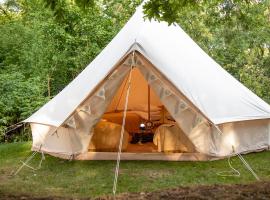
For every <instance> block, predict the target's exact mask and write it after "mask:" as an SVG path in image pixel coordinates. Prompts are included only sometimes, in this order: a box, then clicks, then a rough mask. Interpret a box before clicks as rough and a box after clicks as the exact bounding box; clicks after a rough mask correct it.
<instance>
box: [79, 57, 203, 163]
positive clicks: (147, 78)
mask: <svg viewBox="0 0 270 200" xmlns="http://www.w3.org/2000/svg"><path fill="white" fill-rule="evenodd" d="M94 102H95V104H94V105H95V106H90V107H91V109H92V110H91V112H92V113H95V112H99V113H100V114H98V115H97V116H99V115H100V116H101V117H97V123H96V124H95V125H94V126H93V128H92V137H91V140H90V143H89V146H88V152H87V153H83V154H81V155H79V156H78V157H77V159H83V160H85V159H91V160H92V159H94V160H107V159H108V160H111V159H113V158H115V157H116V155H117V152H118V151H119V142H120V140H121V133H122V134H123V137H122V156H121V159H123V160H141V159H143V160H155V159H156V160H192V159H193V157H194V160H200V159H203V160H205V159H206V158H205V157H206V155H203V154H202V153H198V152H197V151H196V148H195V146H194V145H193V143H192V142H191V141H190V139H189V138H188V137H187V133H189V132H191V131H196V128H198V127H199V129H200V130H201V129H202V126H206V129H207V126H208V121H207V120H206V119H205V118H204V117H203V116H202V115H201V114H200V113H199V111H197V110H196V109H195V108H194V107H193V106H192V104H191V103H190V102H188V101H187V99H186V98H185V97H184V96H183V95H182V94H181V93H180V91H177V90H176V88H175V87H173V85H172V84H171V83H170V82H169V80H167V79H166V78H165V77H163V76H162V74H161V73H160V72H159V71H157V70H156V69H155V67H154V66H153V65H151V63H149V62H148V61H147V59H145V58H144V57H143V56H142V55H140V54H139V53H136V55H135V54H134V53H133V54H130V55H129V56H128V57H127V59H125V60H124V61H123V63H122V64H120V65H118V67H116V68H115V69H114V70H113V71H112V73H111V74H110V75H109V77H107V78H106V80H104V82H103V83H102V84H101V85H100V86H99V88H98V89H97V92H96V95H94V96H93V97H92V98H89V100H87V102H86V103H85V104H87V105H90V104H91V103H94ZM102 102H104V103H102ZM125 106H126V107H125ZM101 107H103V109H105V111H104V112H103V113H102V114H101V110H103V109H102V108H101ZM94 110H96V111H94ZM98 110H99V111H98ZM204 128H205V127H204ZM122 129H123V130H122ZM121 130H122V131H121Z"/></svg>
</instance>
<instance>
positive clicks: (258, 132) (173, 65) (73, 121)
mask: <svg viewBox="0 0 270 200" xmlns="http://www.w3.org/2000/svg"><path fill="white" fill-rule="evenodd" d="M24 122H27V123H30V125H31V130H32V136H33V145H32V149H33V150H35V151H41V152H45V153H48V154H51V155H54V156H58V157H62V158H74V159H98V160H106V159H116V156H117V151H118V145H119V142H120V141H121V143H122V151H123V153H122V157H121V159H128V160H133V159H135V160H136V159H137V160H140V159H143V160H207V159H218V158H223V157H226V156H231V155H234V154H236V153H247V152H253V151H259V150H264V149H268V148H269V145H270V106H269V105H268V104H267V103H265V102H264V101H263V100H262V99H260V98H259V97H258V96H256V95H255V94H254V93H252V92H251V91H250V90H249V89H247V88H246V87H245V86H243V85H242V84H241V83H240V82H239V81H237V80H236V79H235V78H234V77H232V76H231V75H230V74H229V73H227V72H226V71H225V70H224V69H223V68H222V67H221V66H219V64H217V63H216V62H215V61H214V60H213V59H212V58H211V57H209V56H208V55H207V54H206V53H205V52H204V51H203V50H202V49H201V48H200V47H199V46H198V45H197V44H196V43H195V42H194V41H193V40H192V39H191V38H190V37H189V36H188V35H187V34H186V33H185V32H184V31H183V30H182V29H181V28H180V27H179V26H178V25H170V26H169V25H168V24H167V23H165V22H157V21H154V20H152V21H149V20H144V18H143V12H142V7H141V6H140V7H139V8H137V11H136V12H135V14H134V15H133V16H132V17H131V19H130V20H129V21H128V22H127V24H126V25H125V26H124V27H123V28H122V30H121V31H120V32H119V33H118V34H117V35H116V36H115V38H114V39H113V40H112V41H111V42H110V43H109V44H108V45H107V46H106V48H105V49H104V50H103V51H102V52H101V53H100V54H99V55H98V56H97V57H96V58H95V59H94V60H93V61H92V62H91V63H90V64H89V65H88V66H87V67H86V68H85V69H84V70H83V71H82V72H81V73H80V74H79V75H78V76H77V77H76V78H75V79H74V80H73V81H72V82H71V83H70V84H69V85H67V86H66V87H65V88H64V89H63V90H62V91H61V92H60V93H59V94H58V95H56V96H55V97H54V98H53V99H51V100H50V101H49V102H48V103H47V104H45V105H44V106H43V107H41V108H40V109H39V110H38V111H37V112H35V113H34V114H33V115H32V116H30V117H29V118H28V119H26V120H25V121H24ZM121 134H122V136H123V137H121Z"/></svg>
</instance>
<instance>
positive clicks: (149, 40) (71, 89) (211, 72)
mask: <svg viewBox="0 0 270 200" xmlns="http://www.w3.org/2000/svg"><path fill="white" fill-rule="evenodd" d="M134 44H137V45H134ZM132 50H137V51H139V52H140V53H141V54H142V55H143V56H145V57H146V58H147V59H148V60H149V61H150V62H151V63H152V64H153V65H154V66H155V67H156V68H158V70H159V71H160V72H161V73H163V75H164V76H166V78H167V79H168V80H170V81H171V82H172V83H173V84H174V86H175V87H176V88H178V89H179V90H180V91H181V92H182V93H183V94H184V95H185V96H186V97H187V98H188V99H189V100H190V101H191V102H192V103H193V104H194V105H195V106H197V108H198V109H199V110H200V111H201V112H202V113H203V114H204V115H205V116H207V117H208V118H209V119H210V120H211V121H212V122H213V123H215V124H220V123H225V122H232V121H242V120H252V119H263V118H270V106H269V105H268V104H267V103H265V102H264V101H263V100H262V99H260V98H259V97H258V96H256V95H255V94H254V93H252V92H251V91H250V90H249V89H247V88H246V87H245V86H243V85H242V84H241V83H240V82H239V81H237V80H236V79H235V78H234V77H232V76H231V75H230V74H229V73H228V72H226V71H225V70H224V69H223V68H222V67H221V66H220V65H218V64H217V63H216V62H215V61H214V60H213V59H212V58H211V57H209V56H208V55H207V54H206V53H205V52H204V51H203V50H202V49H201V48H200V47H199V46H198V45H197V44H196V43H195V42H194V41H193V40H192V39H191V38H190V37H189V36H188V35H187V34H186V33H185V32H184V31H183V30H182V29H181V28H180V27H179V26H178V25H171V26H168V24H167V23H165V22H157V21H154V20H152V21H149V20H144V19H143V12H142V6H140V7H138V8H137V11H136V12H135V14H134V15H133V16H132V17H131V19H130V20H129V21H128V22H127V24H126V25H125V26H124V27H123V29H122V30H121V31H120V32H119V33H118V34H117V35H116V36H115V38H114V39H113V40H112V41H111V42H110V43H109V44H108V45H107V46H106V48H105V49H104V50H103V51H102V52H101V53H100V54H99V55H98V56H97V57H96V58H95V59H94V60H93V61H92V62H91V63H90V64H89V65H88V66H87V67H86V68H85V69H84V70H83V71H82V72H81V73H80V74H79V75H78V76H77V77H76V78H75V79H74V80H73V81H72V82H71V83H70V84H69V85H67V86H66V87H65V88H64V89H63V90H62V91H61V92H60V93H59V94H58V95H56V96H55V97H54V98H53V99H52V100H50V101H49V102H48V103H47V104H45V105H44V106H43V107H42V108H41V109H39V110H38V111H37V112H36V113H34V114H33V115H32V116H30V117H29V118H28V119H26V120H25V121H24V122H35V123H41V124H48V125H52V126H56V127H58V126H60V125H61V124H62V123H63V122H64V121H65V120H66V119H67V118H68V117H69V116H70V115H71V114H72V113H73V111H74V110H75V109H76V108H77V107H78V106H79V105H80V104H81V103H82V102H83V101H84V100H85V98H86V97H87V96H88V95H89V94H90V93H91V92H92V91H93V90H94V89H95V88H96V86H97V85H98V84H99V83H100V82H101V81H102V80H103V79H104V78H105V77H106V75H108V73H109V72H110V71H111V70H112V69H113V67H114V66H115V65H116V64H117V63H118V62H119V61H120V60H121V59H123V58H124V57H125V56H126V55H127V54H128V53H129V52H130V51H132Z"/></svg>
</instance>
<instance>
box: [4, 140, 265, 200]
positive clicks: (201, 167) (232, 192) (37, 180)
mask: <svg viewBox="0 0 270 200" xmlns="http://www.w3.org/2000/svg"><path fill="white" fill-rule="evenodd" d="M30 146H31V144H30V143H29V142H27V143H14V144H5V145H3V144H2V145H0V199H1V197H2V199H8V198H9V199H17V198H18V197H20V199H29V198H30V197H31V198H32V199H35V198H36V199H37V198H38V197H39V199H40V197H44V198H43V199H57V198H56V197H58V199H70V198H82V199H85V198H87V199H89V198H92V199H95V198H97V199H112V197H111V194H112V192H111V191H112V184H113V175H114V167H115V162H114V161H65V160H61V159H58V158H54V157H51V156H48V155H46V160H45V161H44V162H43V163H42V167H41V169H39V170H36V171H33V170H31V169H28V168H23V170H22V171H21V172H20V173H19V174H18V175H16V176H13V175H12V174H13V173H14V172H15V170H16V169H17V168H18V167H19V166H20V160H25V159H26V158H27V156H29V155H31V152H30ZM269 156H270V152H261V153H252V154H248V155H246V156H245V159H246V160H247V161H248V163H249V164H250V165H251V166H252V168H253V169H254V170H255V172H256V173H257V174H258V176H259V177H260V179H261V181H259V182H255V178H254V177H253V176H252V175H251V174H250V173H249V172H248V171H247V170H246V168H245V167H244V166H243V165H242V163H241V162H240V160H239V159H238V158H233V159H232V164H233V166H234V167H235V168H237V169H238V170H239V171H240V172H241V176H240V177H230V176H219V175H218V174H217V173H219V172H222V171H227V170H230V169H229V167H228V163H227V160H226V159H225V160H219V161H210V162H161V161H125V162H124V161H123V162H121V165H120V176H119V184H118V190H117V191H118V197H117V199H164V200H165V199H183V198H184V196H185V197H187V198H186V199H215V198H219V199H220V198H222V199H226V198H227V199H231V198H234V199H242V198H250V199H251V198H252V197H254V195H256V197H259V198H260V199H269V198H270V196H269V194H270V189H269V188H270V159H269ZM39 160H40V155H38V156H36V157H35V159H34V160H33V161H32V162H31V163H30V164H31V166H37V165H38V163H39ZM235 184H238V185H235ZM171 188H174V189H171ZM252 195H253V196H252ZM258 195H261V196H258Z"/></svg>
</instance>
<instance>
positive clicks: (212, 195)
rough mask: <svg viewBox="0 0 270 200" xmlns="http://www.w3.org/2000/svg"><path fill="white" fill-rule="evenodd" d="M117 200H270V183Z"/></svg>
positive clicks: (187, 189)
mask: <svg viewBox="0 0 270 200" xmlns="http://www.w3.org/2000/svg"><path fill="white" fill-rule="evenodd" d="M115 199H117V200H124V199H129V200H182V199H183V200H184V199H185V200H195V199H198V200H206V199H207V200H210V199H223V200H229V199H230V200H231V199H232V200H236V199H237V200H238V199H250V200H251V199H270V182H257V183H253V184H248V185H240V184H237V185H211V186H196V187H178V188H174V189H168V190H160V191H155V192H146V193H144V192H141V193H126V194H121V195H119V196H117V197H116V198H115ZM96 200H113V197H102V198H97V199H96Z"/></svg>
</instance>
